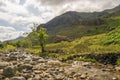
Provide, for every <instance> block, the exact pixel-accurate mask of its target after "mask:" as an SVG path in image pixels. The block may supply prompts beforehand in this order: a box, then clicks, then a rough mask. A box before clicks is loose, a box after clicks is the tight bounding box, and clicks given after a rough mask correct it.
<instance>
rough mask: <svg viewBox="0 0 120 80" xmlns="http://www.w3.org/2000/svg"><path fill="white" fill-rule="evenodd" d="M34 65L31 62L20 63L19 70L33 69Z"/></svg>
mask: <svg viewBox="0 0 120 80" xmlns="http://www.w3.org/2000/svg"><path fill="white" fill-rule="evenodd" d="M32 68H33V66H32V65H30V64H19V65H18V70H19V71H21V70H23V69H27V70H32Z"/></svg>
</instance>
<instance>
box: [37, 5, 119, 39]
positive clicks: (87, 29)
mask: <svg viewBox="0 0 120 80" xmlns="http://www.w3.org/2000/svg"><path fill="white" fill-rule="evenodd" d="M119 16H120V5H119V6H117V7H115V8H113V9H109V10H105V11H103V12H93V13H84V12H82V13H80V12H75V11H69V12H66V13H64V14H62V15H60V16H57V17H55V18H53V19H52V20H50V21H49V22H47V23H46V24H41V25H39V26H38V28H37V30H39V28H40V27H41V26H42V27H45V28H47V30H48V33H49V34H50V35H52V36H55V35H64V36H68V37H69V38H71V39H75V38H78V37H82V36H85V35H94V34H99V33H104V32H108V31H110V30H111V28H112V29H114V28H115V27H117V26H119V25H120V23H119V20H118V19H114V18H115V17H119ZM109 22H110V24H109Z"/></svg>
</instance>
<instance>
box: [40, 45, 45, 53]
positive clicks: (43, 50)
mask: <svg viewBox="0 0 120 80" xmlns="http://www.w3.org/2000/svg"><path fill="white" fill-rule="evenodd" d="M41 51H42V53H44V52H45V49H44V46H43V45H42V46H41Z"/></svg>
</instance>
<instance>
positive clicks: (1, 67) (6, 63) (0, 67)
mask: <svg viewBox="0 0 120 80" xmlns="http://www.w3.org/2000/svg"><path fill="white" fill-rule="evenodd" d="M8 65H9V63H8V62H0V69H3V68H5V67H7V66H8Z"/></svg>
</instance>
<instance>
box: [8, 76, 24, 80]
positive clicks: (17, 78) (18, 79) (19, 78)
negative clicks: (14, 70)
mask: <svg viewBox="0 0 120 80" xmlns="http://www.w3.org/2000/svg"><path fill="white" fill-rule="evenodd" d="M10 80H26V79H25V78H24V77H19V76H18V77H17V76H15V77H12V78H11V79H10Z"/></svg>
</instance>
